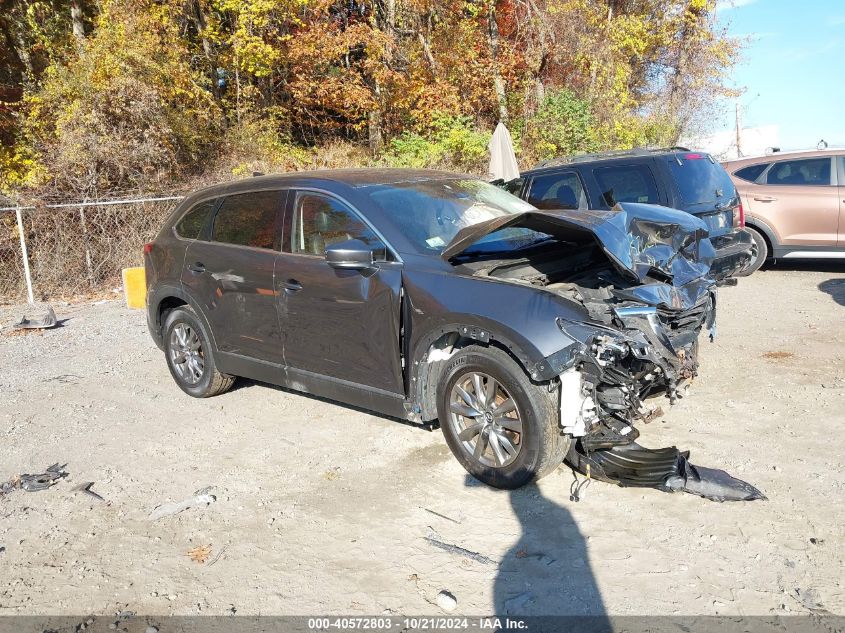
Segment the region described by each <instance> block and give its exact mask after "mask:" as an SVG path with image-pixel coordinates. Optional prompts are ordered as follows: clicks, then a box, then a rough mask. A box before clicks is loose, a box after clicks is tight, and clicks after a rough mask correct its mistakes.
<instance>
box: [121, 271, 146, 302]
mask: <svg viewBox="0 0 845 633" xmlns="http://www.w3.org/2000/svg"><path fill="white" fill-rule="evenodd" d="M123 294H124V296H125V297H126V306H127V307H129V308H144V307H145V306H146V303H147V279H146V276H145V275H144V267H143V266H138V267H136V268H124V269H123Z"/></svg>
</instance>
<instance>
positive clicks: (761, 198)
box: [754, 196, 777, 202]
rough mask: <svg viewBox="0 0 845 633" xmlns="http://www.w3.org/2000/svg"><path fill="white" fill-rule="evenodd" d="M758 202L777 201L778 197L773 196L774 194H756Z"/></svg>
mask: <svg viewBox="0 0 845 633" xmlns="http://www.w3.org/2000/svg"><path fill="white" fill-rule="evenodd" d="M754 199H755V200H756V201H757V202H776V201H777V198H773V197H772V196H755V198H754Z"/></svg>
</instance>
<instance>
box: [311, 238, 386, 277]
mask: <svg viewBox="0 0 845 633" xmlns="http://www.w3.org/2000/svg"><path fill="white" fill-rule="evenodd" d="M386 257H387V250H386V249H385V247H384V245H383V244H365V243H364V242H362V241H361V240H346V241H345V242H338V243H337V244H332V245H331V246H329V247H328V248H326V262H327V263H328V265H329V266H331V267H332V268H341V269H346V270H366V269H368V268H373V266H374V265H375V263H376V262H377V261H378V260H380V259H385V258H386Z"/></svg>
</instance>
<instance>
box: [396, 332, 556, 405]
mask: <svg viewBox="0 0 845 633" xmlns="http://www.w3.org/2000/svg"><path fill="white" fill-rule="evenodd" d="M469 346H478V347H496V348H498V349H501V350H502V351H504V352H505V353H506V354H508V356H510V357H511V359H513V361H514V362H515V363H516V364H517V365H518V366H519V367H520V368H521V369H522V370H523V371H524V372H525V375H526V376H527V377H528V378H529V379H530V380H535V379H536V378H539V374H538V367H540V366H542V363H543V361H544V358H543V357H542V355H541V354H540V352H539V351H538V350H537V349H536V348H533V347H532V346H530V345H526V343H525V342H524V339H523V337H521V336H520V335H519V334H517V333H516V332H510V331H508V329H507V328H503V327H492V328H488V327H486V326H481V325H478V324H475V325H469V324H467V323H466V322H463V323H462V322H455V323H450V324H447V325H443V326H440V327H437V328H435V329H433V330H431V331H429V332H427V333H426V334H425V335H424V336H423V337H421V338H420V339H419V340H418V341H417V342H416V345H415V346H414V351H413V354H412V357H413V361H412V363H411V371H410V385H409V390H410V394H409V395H410V400H411V401H412V403H413V405H414V407H415V409H416V412H417V414H418V415H419V418H420V419H421V420H423V421H430V420H434V419H436V418H437V385H438V383H439V381H440V375H441V373H442V372H443V370H444V368H445V367H446V365H447V364H448V361H449V359H450V358H451V357H452V356H454V354H456V353H457V352H458V351H459V350H462V349H464V348H466V347H469Z"/></svg>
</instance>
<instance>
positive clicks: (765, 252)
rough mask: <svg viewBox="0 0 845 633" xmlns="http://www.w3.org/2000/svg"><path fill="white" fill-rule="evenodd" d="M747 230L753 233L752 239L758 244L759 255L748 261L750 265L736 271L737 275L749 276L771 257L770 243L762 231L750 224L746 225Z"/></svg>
mask: <svg viewBox="0 0 845 633" xmlns="http://www.w3.org/2000/svg"><path fill="white" fill-rule="evenodd" d="M745 230H746V231H748V232H749V233H750V234H751V239H753V240H754V244H756V245H757V255H755V256H754V259H752V260H751V261H750V262H748V265H747V266H746V267H745V268H743V269H742V270H740V271H739V272H738V273H736V276H737V277H748V275H750V274H751V273H754V272H757V271H758V270H760V267H761V266H762V265H763V264H765V263H766V260H767V259H768V258H769V245H768V244H767V243H766V238H765V237H763V235H762V234H761V233H760V231H758V230H756V229H752V228H751V227H750V226H746V227H745Z"/></svg>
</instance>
